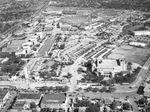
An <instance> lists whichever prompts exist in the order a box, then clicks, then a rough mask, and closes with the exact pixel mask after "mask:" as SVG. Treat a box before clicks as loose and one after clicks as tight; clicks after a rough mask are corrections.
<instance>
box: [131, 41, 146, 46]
mask: <svg viewBox="0 0 150 112" xmlns="http://www.w3.org/2000/svg"><path fill="white" fill-rule="evenodd" d="M129 45H132V46H139V47H146V46H147V45H146V43H142V42H130V43H129Z"/></svg>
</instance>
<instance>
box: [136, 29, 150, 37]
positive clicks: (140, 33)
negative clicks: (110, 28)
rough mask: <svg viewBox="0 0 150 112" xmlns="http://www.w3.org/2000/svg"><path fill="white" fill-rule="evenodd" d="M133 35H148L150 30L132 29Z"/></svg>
mask: <svg viewBox="0 0 150 112" xmlns="http://www.w3.org/2000/svg"><path fill="white" fill-rule="evenodd" d="M134 35H135V36H142V35H150V31H148V30H142V31H134Z"/></svg>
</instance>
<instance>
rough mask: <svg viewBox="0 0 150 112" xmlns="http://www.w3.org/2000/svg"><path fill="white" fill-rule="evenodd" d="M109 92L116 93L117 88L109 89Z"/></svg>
mask: <svg viewBox="0 0 150 112" xmlns="http://www.w3.org/2000/svg"><path fill="white" fill-rule="evenodd" d="M108 90H109V91H110V92H115V91H116V88H114V87H109V88H108Z"/></svg>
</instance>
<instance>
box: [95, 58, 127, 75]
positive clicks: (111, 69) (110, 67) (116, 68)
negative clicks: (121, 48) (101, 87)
mask: <svg viewBox="0 0 150 112" xmlns="http://www.w3.org/2000/svg"><path fill="white" fill-rule="evenodd" d="M95 64H96V68H97V71H98V72H99V73H101V75H104V76H105V77H109V76H110V74H112V77H114V75H115V73H119V72H122V71H126V61H125V60H124V59H117V60H116V59H103V60H96V63H95Z"/></svg>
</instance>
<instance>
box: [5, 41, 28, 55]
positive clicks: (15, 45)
mask: <svg viewBox="0 0 150 112" xmlns="http://www.w3.org/2000/svg"><path fill="white" fill-rule="evenodd" d="M24 42H25V40H13V41H12V42H11V43H10V44H9V45H8V46H7V48H6V51H4V52H16V51H17V50H18V49H19V48H20V47H21V45H22V44H23V43H24Z"/></svg>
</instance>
